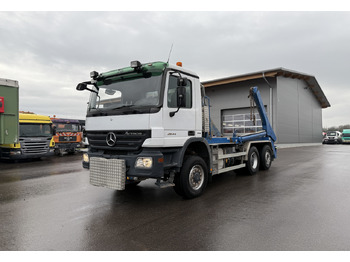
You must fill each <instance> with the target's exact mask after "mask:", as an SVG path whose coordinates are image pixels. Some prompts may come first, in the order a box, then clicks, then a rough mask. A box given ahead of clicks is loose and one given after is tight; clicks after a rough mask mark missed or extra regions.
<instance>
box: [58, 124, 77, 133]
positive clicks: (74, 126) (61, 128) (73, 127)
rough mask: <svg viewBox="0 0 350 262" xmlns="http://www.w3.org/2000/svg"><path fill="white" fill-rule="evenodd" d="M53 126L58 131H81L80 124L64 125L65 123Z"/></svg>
mask: <svg viewBox="0 0 350 262" xmlns="http://www.w3.org/2000/svg"><path fill="white" fill-rule="evenodd" d="M53 126H55V127H56V131H74V132H78V131H79V125H78V124H64V123H54V124H53Z"/></svg>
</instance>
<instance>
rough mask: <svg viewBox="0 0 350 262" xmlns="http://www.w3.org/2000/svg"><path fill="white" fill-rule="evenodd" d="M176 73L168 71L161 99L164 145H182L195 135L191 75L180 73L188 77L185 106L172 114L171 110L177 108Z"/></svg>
mask: <svg viewBox="0 0 350 262" xmlns="http://www.w3.org/2000/svg"><path fill="white" fill-rule="evenodd" d="M178 76H179V75H178V74H173V75H172V74H171V73H168V75H167V79H166V84H165V93H164V101H163V114H164V115H163V124H164V126H163V127H164V138H165V144H166V146H183V144H184V143H185V141H186V140H187V139H188V138H189V137H192V136H195V127H196V118H195V117H196V114H195V113H196V110H195V103H194V101H196V100H195V92H194V87H193V83H194V79H193V78H192V77H191V76H187V75H184V74H181V76H182V77H186V78H187V79H188V81H187V85H186V86H185V101H186V103H185V106H184V107H181V108H180V109H179V111H178V112H177V113H175V115H174V116H170V113H171V112H175V111H177V110H178V107H177V87H178V86H177V79H178Z"/></svg>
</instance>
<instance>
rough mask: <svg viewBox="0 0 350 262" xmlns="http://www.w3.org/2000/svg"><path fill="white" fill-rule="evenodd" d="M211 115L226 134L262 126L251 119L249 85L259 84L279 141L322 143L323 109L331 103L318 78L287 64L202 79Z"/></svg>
mask: <svg viewBox="0 0 350 262" xmlns="http://www.w3.org/2000/svg"><path fill="white" fill-rule="evenodd" d="M202 84H203V85H204V87H205V90H206V95H207V96H208V97H209V98H210V101H211V108H210V110H211V116H212V120H213V122H214V123H215V125H216V126H217V127H218V128H219V129H221V132H222V133H223V134H225V135H230V134H232V133H233V132H234V131H235V132H236V133H248V132H251V131H256V130H259V125H261V123H260V121H259V117H258V114H257V110H255V113H256V116H257V121H256V123H255V125H254V124H253V123H252V121H251V120H250V115H251V110H250V100H249V99H248V95H249V88H250V87H252V86H258V88H259V90H260V93H261V96H262V99H263V102H264V105H265V109H266V111H267V114H268V116H269V120H270V122H271V124H272V127H273V129H274V130H275V132H276V135H277V143H280V144H286V143H288V144H289V143H321V141H322V109H323V108H327V107H330V103H329V102H328V100H327V98H326V96H325V94H324V93H323V91H322V89H321V87H320V85H319V84H318V82H317V80H316V78H315V77H314V76H311V75H307V74H304V73H299V72H296V71H292V70H289V69H284V68H277V69H270V70H265V71H260V72H255V73H250V74H245V75H239V76H232V77H227V78H221V79H215V80H210V81H205V82H202Z"/></svg>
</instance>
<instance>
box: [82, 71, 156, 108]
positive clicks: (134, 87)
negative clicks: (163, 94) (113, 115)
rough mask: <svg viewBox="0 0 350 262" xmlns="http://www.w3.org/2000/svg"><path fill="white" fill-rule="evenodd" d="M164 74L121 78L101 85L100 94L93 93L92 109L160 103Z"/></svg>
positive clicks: (144, 105) (147, 105)
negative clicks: (129, 78) (128, 78)
mask: <svg viewBox="0 0 350 262" xmlns="http://www.w3.org/2000/svg"><path fill="white" fill-rule="evenodd" d="M161 80H162V75H157V76H152V77H148V78H144V77H142V78H136V79H131V80H123V79H121V81H120V80H119V81H118V82H115V83H111V84H108V80H106V81H105V82H104V83H103V85H99V92H98V95H96V94H95V93H92V95H91V96H92V97H91V100H90V106H89V107H90V110H91V109H99V110H106V111H107V110H115V109H118V108H123V107H151V106H158V105H159V104H160V102H159V101H160V100H159V98H160V90H161Z"/></svg>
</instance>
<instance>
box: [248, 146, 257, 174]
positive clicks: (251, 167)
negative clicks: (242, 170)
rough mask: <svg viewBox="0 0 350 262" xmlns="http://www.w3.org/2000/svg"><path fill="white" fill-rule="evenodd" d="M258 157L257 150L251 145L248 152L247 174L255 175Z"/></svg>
mask: <svg viewBox="0 0 350 262" xmlns="http://www.w3.org/2000/svg"><path fill="white" fill-rule="evenodd" d="M259 166H260V157H259V151H258V149H257V148H256V147H255V146H252V147H251V148H250V149H249V152H248V161H247V166H246V170H247V171H248V174H249V175H255V174H256V173H257V172H258V171H259Z"/></svg>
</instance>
